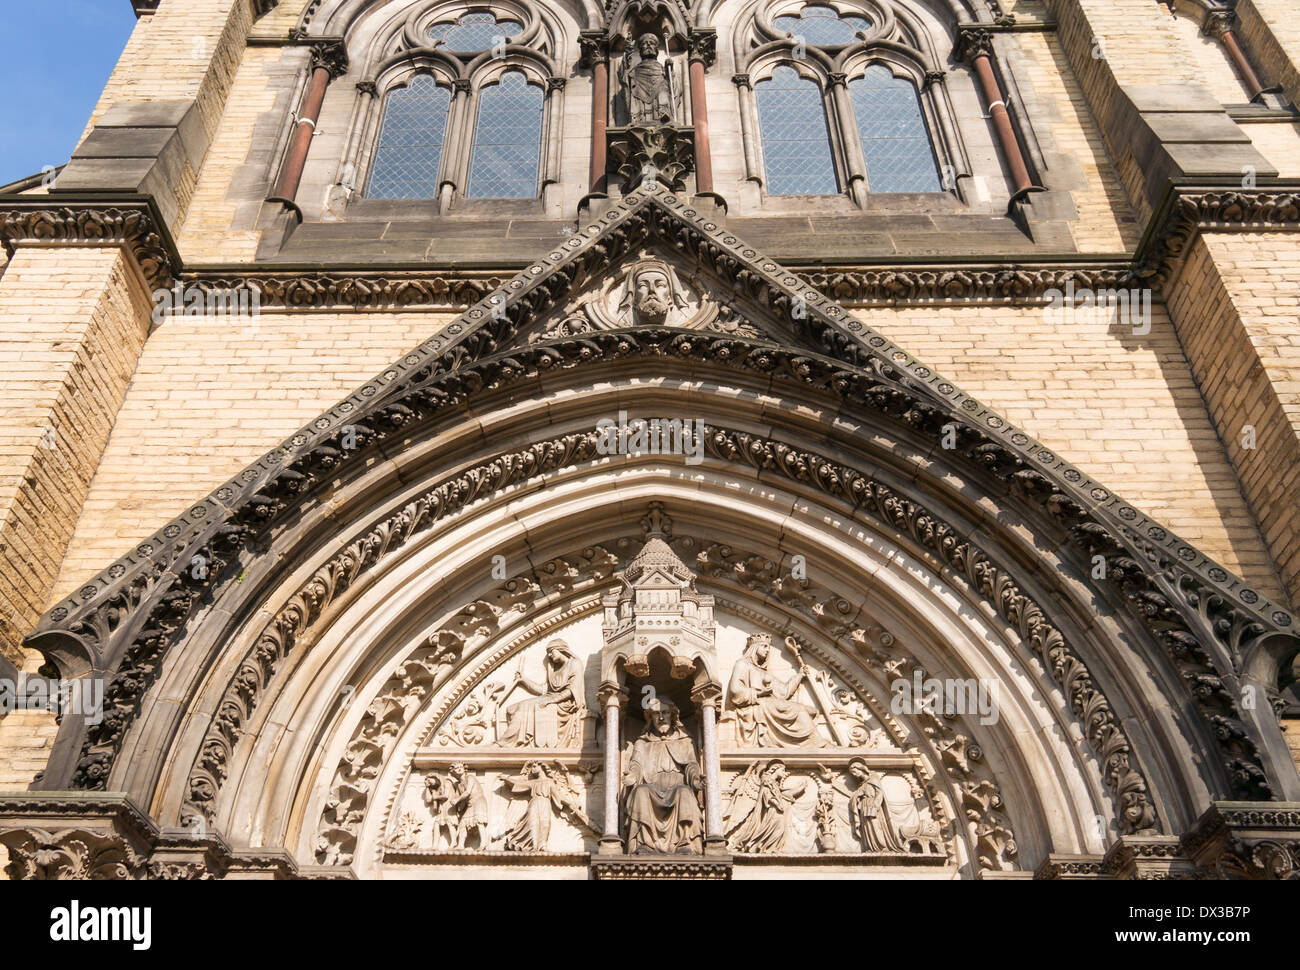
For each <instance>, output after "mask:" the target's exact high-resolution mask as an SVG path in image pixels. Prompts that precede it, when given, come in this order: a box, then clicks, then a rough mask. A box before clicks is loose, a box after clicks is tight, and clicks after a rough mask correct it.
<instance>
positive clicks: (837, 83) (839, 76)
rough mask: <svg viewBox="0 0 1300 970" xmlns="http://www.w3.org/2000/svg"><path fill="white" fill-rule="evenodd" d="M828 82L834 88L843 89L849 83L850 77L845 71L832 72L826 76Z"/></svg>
mask: <svg viewBox="0 0 1300 970" xmlns="http://www.w3.org/2000/svg"><path fill="white" fill-rule="evenodd" d="M826 80H827V81H828V82H830V86H831V87H833V88H842V87H844V86H845V85H846V84H848V83H849V76H848V75H847V74H845V73H844V72H843V71H831V72H830V73H829V74H827V75H826Z"/></svg>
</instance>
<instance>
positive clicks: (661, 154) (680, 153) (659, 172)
mask: <svg viewBox="0 0 1300 970" xmlns="http://www.w3.org/2000/svg"><path fill="white" fill-rule="evenodd" d="M608 145H609V156H610V164H611V165H612V166H615V171H617V172H618V174H619V176H621V177H622V179H623V190H624V191H625V192H630V191H631V190H632V189H633V188H635V187H636V186H638V185H640V184H641V180H642V177H643V175H644V173H645V172H646V169H647V166H651V170H652V171H653V174H654V178H655V180H656V181H658V182H660V183H662V184H663V185H665V186H667V187H668V189H669V190H671V191H673V192H680V191H682V190H683V189H684V188H685V187H686V176H687V175H689V174H690V173H691V172H692V171H694V164H693V163H694V156H695V147H694V138H693V134H692V131H691V129H689V128H676V127H674V126H672V125H656V126H655V127H653V128H651V127H648V126H643V125H632V126H629V127H627V128H614V129H611V130H610V131H609V137H608Z"/></svg>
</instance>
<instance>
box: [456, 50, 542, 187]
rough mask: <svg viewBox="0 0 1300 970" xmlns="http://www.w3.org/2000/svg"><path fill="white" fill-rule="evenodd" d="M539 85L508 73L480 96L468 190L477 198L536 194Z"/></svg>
mask: <svg viewBox="0 0 1300 970" xmlns="http://www.w3.org/2000/svg"><path fill="white" fill-rule="evenodd" d="M542 99H543V94H542V89H541V88H540V87H538V86H537V85H535V84H529V83H528V82H527V81H526V80H525V79H524V76H523V74H521V73H520V72H518V71H509V72H507V73H506V74H504V75H502V77H501V81H500V82H499V83H497V84H492V85H489V86H488V87H486V88H484V89H483V91H482V93H480V94H479V103H478V120H477V122H476V123H475V126H474V150H473V155H472V157H471V159H470V166H469V190H468V192H467V193H466V194H467V195H469V196H470V197H472V198H476V199H528V198H532V197H534V196H535V195H537V179H538V170H539V168H540V167H541V160H542V110H543V101H542Z"/></svg>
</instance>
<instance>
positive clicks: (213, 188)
mask: <svg viewBox="0 0 1300 970" xmlns="http://www.w3.org/2000/svg"><path fill="white" fill-rule="evenodd" d="M277 9H279V8H277ZM281 53H282V52H281V50H280V49H279V48H277V47H250V48H248V49H247V50H246V51H245V53H244V59H243V61H242V63H241V64H240V65H239V70H238V72H237V74H236V76H235V80H234V83H233V85H232V86H231V89H230V98H229V99H228V101H227V104H226V110H225V112H224V113H223V114H222V116H221V123H220V126H219V127H218V129H217V134H216V138H214V139H213V142H212V147H211V148H209V149H208V154H207V157H206V158H205V159H204V162H203V170H202V172H201V173H200V176H199V181H198V185H197V186H196V187H195V190H194V197H193V198H192V199H191V202H190V209H189V214H188V216H187V218H186V219H185V223H184V227H183V229H181V231H180V233H179V234H178V238H177V240H176V245H177V247H178V248H179V249H180V251H181V256H182V258H184V259H185V260H187V261H191V260H192V261H197V262H236V261H241V260H251V259H252V258H253V257H254V256H255V255H256V253H257V243H258V240H259V239H260V238H261V233H260V232H256V231H251V230H249V231H235V230H232V229H231V228H230V227H231V224H232V222H233V220H234V215H235V211H236V209H237V203H234V202H230V201H228V199H227V197H228V195H229V192H230V183H231V180H232V179H233V178H234V176H235V173H236V172H237V171H238V169H239V167H240V166H242V165H243V164H244V162H245V161H246V159H247V157H248V148H249V144H250V142H251V140H252V133H253V126H254V125H255V124H256V123H257V118H258V115H260V114H261V113H262V112H264V111H267V110H269V109H270V108H271V107H272V106H273V105H274V103H275V92H274V91H273V90H272V89H271V88H270V86H269V85H268V84H267V78H266V75H265V73H264V69H265V66H266V65H267V64H268V63H269V62H271V61H273V60H278V59H279V58H280V56H281Z"/></svg>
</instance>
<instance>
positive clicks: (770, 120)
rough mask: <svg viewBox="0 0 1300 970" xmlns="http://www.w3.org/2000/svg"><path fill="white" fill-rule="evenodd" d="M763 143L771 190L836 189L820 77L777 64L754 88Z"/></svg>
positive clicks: (789, 192)
mask: <svg viewBox="0 0 1300 970" xmlns="http://www.w3.org/2000/svg"><path fill="white" fill-rule="evenodd" d="M754 98H755V100H756V101H757V103H758V126H759V132H760V136H761V139H762V143H763V167H764V169H765V170H766V172H767V191H768V192H770V193H772V194H773V195H834V194H835V193H837V192H839V184H838V182H837V181H836V178H835V166H834V164H833V163H832V161H831V142H830V134H829V132H828V131H827V130H826V109H825V107H824V106H823V104H822V92H821V88H819V87H818V86H817V82H815V81H810V80H807V79H805V78H801V77H800V76H799V75H798V74H797V73H796V72H795V70H794V69H793V68H789V67H778V68H777V69H776V70H774V71H773V72H772V77H771V79H769V80H766V81H760V82H759V83H758V84H757V85H755V88H754Z"/></svg>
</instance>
